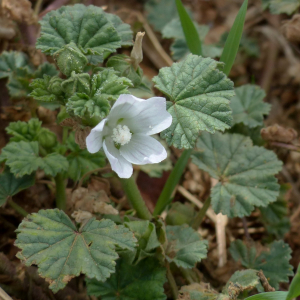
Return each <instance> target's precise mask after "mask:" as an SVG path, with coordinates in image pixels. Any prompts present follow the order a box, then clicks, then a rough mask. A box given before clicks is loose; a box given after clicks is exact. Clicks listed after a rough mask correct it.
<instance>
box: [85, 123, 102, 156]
mask: <svg viewBox="0 0 300 300" xmlns="http://www.w3.org/2000/svg"><path fill="white" fill-rule="evenodd" d="M105 122H106V119H103V120H102V121H101V122H100V123H99V124H98V125H97V126H96V127H94V128H93V129H92V130H91V132H90V134H89V135H88V136H87V137H86V147H87V150H88V151H89V152H90V153H96V152H98V151H99V150H100V149H101V147H102V140H103V129H104V125H105Z"/></svg>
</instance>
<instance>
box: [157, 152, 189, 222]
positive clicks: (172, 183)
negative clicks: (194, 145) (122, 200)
mask: <svg viewBox="0 0 300 300" xmlns="http://www.w3.org/2000/svg"><path fill="white" fill-rule="evenodd" d="M192 151H193V149H188V150H184V151H183V153H182V154H181V156H180V158H179V159H178V161H177V162H176V164H175V166H174V168H173V170H172V172H171V174H170V176H169V178H168V180H167V182H166V184H165V186H164V189H163V190H162V192H161V194H160V196H159V198H158V201H157V203H156V206H155V209H154V213H153V215H154V216H157V215H159V214H161V213H162V212H163V211H164V209H165V208H166V206H167V205H168V204H169V203H170V198H171V195H172V193H173V191H174V189H175V187H176V185H177V184H178V182H179V180H180V178H181V175H182V174H183V171H184V169H185V167H186V165H187V163H188V161H189V158H190V156H191V154H192Z"/></svg>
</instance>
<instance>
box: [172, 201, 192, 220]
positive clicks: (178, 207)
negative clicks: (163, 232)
mask: <svg viewBox="0 0 300 300" xmlns="http://www.w3.org/2000/svg"><path fill="white" fill-rule="evenodd" d="M195 214H196V212H195V209H194V207H193V206H192V205H190V204H188V203H185V204H183V203H181V202H174V203H172V204H171V207H170V209H169V211H168V214H167V217H166V224H168V225H183V224H188V225H191V224H192V222H193V220H194V217H195Z"/></svg>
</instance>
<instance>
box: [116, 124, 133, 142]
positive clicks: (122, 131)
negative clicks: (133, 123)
mask: <svg viewBox="0 0 300 300" xmlns="http://www.w3.org/2000/svg"><path fill="white" fill-rule="evenodd" d="M131 135H132V133H131V132H130V130H129V128H128V127H127V126H126V125H118V126H117V127H116V128H114V129H113V134H112V136H111V137H112V139H113V141H114V142H115V143H116V144H117V145H121V146H123V145H126V144H128V143H129V141H130V140H131Z"/></svg>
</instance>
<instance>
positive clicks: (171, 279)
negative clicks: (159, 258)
mask: <svg viewBox="0 0 300 300" xmlns="http://www.w3.org/2000/svg"><path fill="white" fill-rule="evenodd" d="M166 268H167V279H168V282H169V284H170V288H171V292H172V296H173V298H174V299H177V297H178V288H177V284H176V281H175V279H174V276H173V274H172V272H171V269H170V265H169V263H168V262H166Z"/></svg>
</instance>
